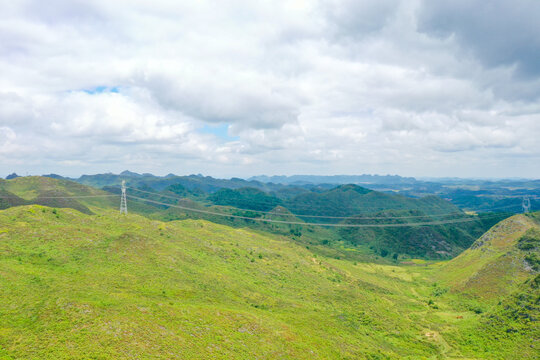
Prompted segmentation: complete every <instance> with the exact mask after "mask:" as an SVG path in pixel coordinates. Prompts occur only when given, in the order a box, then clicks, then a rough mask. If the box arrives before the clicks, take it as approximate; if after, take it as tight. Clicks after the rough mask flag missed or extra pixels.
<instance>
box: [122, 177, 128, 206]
mask: <svg viewBox="0 0 540 360" xmlns="http://www.w3.org/2000/svg"><path fill="white" fill-rule="evenodd" d="M127 213H128V212H127V200H126V181H125V180H122V197H121V198H120V214H127Z"/></svg>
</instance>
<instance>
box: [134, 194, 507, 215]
mask: <svg viewBox="0 0 540 360" xmlns="http://www.w3.org/2000/svg"><path fill="white" fill-rule="evenodd" d="M128 189H130V190H135V191H139V192H142V193H146V194H151V195H155V196H160V197H164V198H169V199H174V200H183V199H182V198H179V197H175V196H170V195H164V194H160V193H155V192H151V191H146V190H140V189H136V188H131V187H128ZM217 206H222V205H217ZM515 206H516V205H509V206H502V207H499V208H501V209H502V208H507V207H515ZM223 207H227V206H223ZM230 208H232V210H242V211H251V212H256V213H260V214H270V215H279V216H289V217H291V216H294V217H305V218H320V219H352V220H354V219H366V220H381V219H413V218H426V217H443V216H454V215H466V214H464V213H463V212H452V213H444V214H434V215H408V216H384V217H382V216H381V217H366V216H358V215H353V216H331V215H308V214H293V213H278V212H276V211H262V210H251V209H243V208H237V207H234V206H230ZM494 209H498V208H494ZM401 210H407V209H401ZM379 211H400V209H383V210H379Z"/></svg>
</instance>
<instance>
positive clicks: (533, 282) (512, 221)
mask: <svg viewBox="0 0 540 360" xmlns="http://www.w3.org/2000/svg"><path fill="white" fill-rule="evenodd" d="M539 219H540V213H535V214H530V215H528V216H526V215H516V216H513V217H511V218H508V219H506V220H503V221H501V222H500V223H498V224H497V225H495V226H494V227H493V228H492V229H491V230H490V231H488V232H487V233H486V234H484V235H483V236H482V237H481V238H480V239H478V240H477V241H476V242H475V243H474V244H473V246H472V247H471V248H470V249H468V250H466V251H465V252H463V253H462V254H461V255H459V256H458V257H457V258H455V259H453V260H451V261H449V262H448V263H445V264H443V265H442V266H441V267H440V269H438V270H437V271H436V278H437V279H438V280H439V281H440V282H441V284H444V285H446V286H449V288H450V289H451V290H452V291H451V292H450V293H449V294H448V296H447V297H448V299H449V301H451V302H453V303H454V304H455V305H456V306H457V307H465V308H467V309H471V310H473V311H474V312H477V313H479V314H481V315H480V317H479V318H478V319H475V320H474V321H471V320H470V319H465V321H463V323H462V325H463V326H462V328H461V329H456V328H449V329H448V331H447V334H446V338H447V341H448V342H449V343H450V344H451V345H452V346H455V347H462V348H463V350H464V351H463V354H465V355H470V356H472V355H475V356H482V357H485V358H489V357H490V356H492V354H493V353H498V351H500V349H501V348H506V349H508V351H507V353H506V355H505V356H506V357H507V358H510V357H515V358H520V356H521V358H538V357H540V347H539V346H538V343H537V342H538V341H537V340H538V339H539V338H540V324H539V321H540V275H539V274H538V272H537V271H534V270H533V269H532V268H531V266H530V265H531V264H530V263H528V262H527V261H526V257H527V255H531V254H534V255H536V258H538V255H540V248H539V247H538V245H537V246H536V248H532V249H527V250H523V249H522V248H520V246H519V243H520V239H522V238H523V236H524V235H526V234H527V235H530V234H535V236H536V240H535V242H536V244H540V237H539V236H538V234H540V231H539V230H540V223H539ZM479 334H482V335H484V336H483V337H479V336H478V335H479ZM513 351H515V352H516V353H514V354H512V352H513ZM518 354H519V355H518Z"/></svg>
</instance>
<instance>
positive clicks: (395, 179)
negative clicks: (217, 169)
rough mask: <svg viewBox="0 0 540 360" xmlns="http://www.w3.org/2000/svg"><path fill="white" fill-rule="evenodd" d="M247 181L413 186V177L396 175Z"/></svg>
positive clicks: (300, 177) (255, 179) (298, 176)
mask: <svg viewBox="0 0 540 360" xmlns="http://www.w3.org/2000/svg"><path fill="white" fill-rule="evenodd" d="M248 180H251V181H260V182H264V183H275V184H287V185H290V184H297V185H298V184H414V183H417V182H418V181H417V180H416V179H415V178H413V177H401V176H398V175H330V176H327V175H291V176H283V175H281V176H266V175H259V176H252V177H250V178H249V179H248Z"/></svg>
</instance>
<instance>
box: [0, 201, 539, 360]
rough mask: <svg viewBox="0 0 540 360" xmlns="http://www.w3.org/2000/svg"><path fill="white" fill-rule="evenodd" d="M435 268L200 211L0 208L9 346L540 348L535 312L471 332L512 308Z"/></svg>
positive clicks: (414, 352) (36, 351)
mask: <svg viewBox="0 0 540 360" xmlns="http://www.w3.org/2000/svg"><path fill="white" fill-rule="evenodd" d="M439 268H440V266H438V265H435V266H434V267H432V266H428V267H425V266H410V267H403V266H387V265H376V264H369V263H354V262H353V261H348V260H337V259H334V258H328V257H324V256H322V255H320V254H319V255H316V254H314V253H313V252H311V250H310V249H307V248H305V247H302V246H299V245H298V244H296V243H294V242H291V241H289V240H287V239H285V238H282V237H279V236H276V235H270V234H268V235H264V234H262V233H256V232H252V231H250V230H247V229H235V228H230V227H227V226H223V225H218V224H213V223H210V222H206V221H201V220H185V221H173V222H168V223H164V222H160V221H153V220H149V219H147V218H144V217H141V216H138V215H132V214H130V215H128V216H120V215H118V214H117V213H116V212H113V211H102V212H100V213H99V214H98V215H91V216H90V215H85V214H82V213H80V212H78V211H76V210H73V209H53V208H48V207H42V206H37V205H33V206H20V207H13V208H10V209H7V210H3V211H0V318H1V319H2V323H1V324H0V357H3V358H8V359H9V358H47V357H49V358H55V359H61V358H136V357H140V358H164V359H171V358H178V359H190V358H192V359H207V358H222V359H231V358H238V359H252V358H265V359H276V358H285V359H333V358H335V359H339V358H349V359H358V358H360V359H362V358H368V359H385V358H386V359H387V358H390V359H407V358H409V359H423V358H425V359H429V358H433V359H436V358H464V356H466V357H468V358H483V359H512V358H513V359H523V358H534V356H533V355H534V354H536V352H535V351H537V350H538V349H535V348H532V347H531V346H532V345H533V343H531V342H530V341H529V342H528V340H527V339H531V338H533V336H534V334H533V333H532V331H534V328H533V327H532V326H531V325H527V323H523V325H522V326H521V327H517V326H516V327H512V328H513V329H516V331H515V332H506V329H505V328H500V329H498V328H495V329H492V328H489V331H487V332H486V333H485V334H484V333H481V332H475V331H473V330H474V329H476V328H477V327H476V326H477V324H488V323H487V322H484V321H488V320H489V319H490V318H488V316H492V318H493V319H495V316H498V317H497V318H496V319H497V321H500V322H502V323H503V324H506V323H508V321H510V320H508V319H509V318H510V315H508V314H507V312H506V313H504V312H503V313H501V312H500V311H503V310H505V309H504V308H502V307H497V306H498V305H496V304H495V305H493V304H491V303H490V302H487V301H484V300H483V299H482V298H480V297H479V298H474V297H470V298H464V297H463V296H461V292H460V291H459V290H457V289H451V288H449V287H448V285H446V283H444V282H442V281H440V280H438V282H437V283H435V282H434V281H435V279H436V276H435V275H436V274H438V271H439ZM528 271H530V277H531V278H532V276H533V275H532V274H533V273H534V272H533V270H528ZM524 286H525V285H524ZM519 290H520V289H517V290H516V291H519ZM511 296H513V295H511ZM511 296H508V297H507V298H506V299H508V301H509V302H511V303H512V304H515V303H516V302H515V301H513V300H512V299H513V298H512V297H511ZM478 307H480V308H482V310H483V311H478ZM498 309H499V310H500V311H499V310H498ZM501 314H503V315H501ZM485 326H488V325H485ZM499 330H500V331H499ZM493 336H503V337H504V339H505V340H504V341H503V342H500V341H499V343H500V345H498V342H497V341H494V340H493ZM486 349H487V350H486ZM486 351H487V352H486Z"/></svg>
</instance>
